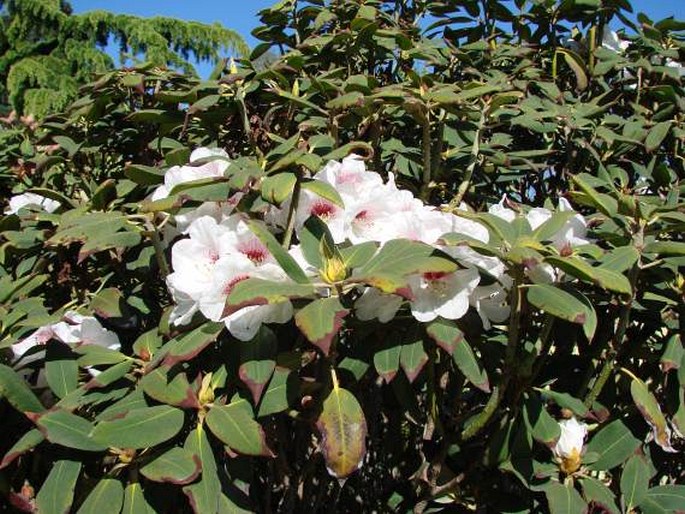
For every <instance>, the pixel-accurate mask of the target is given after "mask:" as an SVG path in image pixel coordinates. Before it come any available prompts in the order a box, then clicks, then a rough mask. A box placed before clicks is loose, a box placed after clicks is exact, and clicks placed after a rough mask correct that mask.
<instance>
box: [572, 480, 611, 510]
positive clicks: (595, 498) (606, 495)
mask: <svg viewBox="0 0 685 514" xmlns="http://www.w3.org/2000/svg"><path fill="white" fill-rule="evenodd" d="M580 484H581V487H582V489H583V498H585V501H586V502H588V504H589V505H591V506H592V505H594V506H595V507H599V508H602V509H604V510H605V511H607V512H609V514H620V511H619V510H618V508H617V507H616V498H615V497H614V493H613V492H612V491H611V489H609V488H608V487H607V486H606V485H604V484H603V483H602V482H600V481H599V480H597V479H595V478H591V477H583V478H582V479H581V480H580Z"/></svg>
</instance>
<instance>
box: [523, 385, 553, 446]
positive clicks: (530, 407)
mask: <svg viewBox="0 0 685 514" xmlns="http://www.w3.org/2000/svg"><path fill="white" fill-rule="evenodd" d="M523 413H524V416H525V420H526V423H527V425H528V426H529V427H530V429H531V433H532V435H533V438H534V439H535V440H536V441H539V442H541V443H542V444H545V445H547V446H548V447H550V448H551V447H553V446H554V445H555V444H556V442H557V441H558V440H559V436H560V435H561V427H560V426H559V423H557V422H556V420H555V419H554V418H553V417H552V416H550V414H549V413H548V412H547V409H545V406H544V405H543V403H542V402H541V401H540V398H539V397H538V396H537V395H531V396H530V397H529V398H528V400H526V403H525V404H524V410H523Z"/></svg>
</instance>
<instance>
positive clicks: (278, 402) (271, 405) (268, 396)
mask: <svg viewBox="0 0 685 514" xmlns="http://www.w3.org/2000/svg"><path fill="white" fill-rule="evenodd" d="M298 396H299V384H298V381H297V376H296V374H294V373H292V372H291V371H290V370H289V369H287V368H281V367H279V366H276V368H275V369H274V372H273V374H272V375H271V380H270V381H269V384H268V386H267V387H266V391H264V394H263V395H262V399H261V401H260V402H259V409H258V411H257V417H259V418H261V417H263V416H269V415H271V414H276V413H278V412H282V411H284V410H286V409H287V408H288V407H289V406H290V405H291V404H292V403H293V402H294V401H295V399H296V398H297V397H298Z"/></svg>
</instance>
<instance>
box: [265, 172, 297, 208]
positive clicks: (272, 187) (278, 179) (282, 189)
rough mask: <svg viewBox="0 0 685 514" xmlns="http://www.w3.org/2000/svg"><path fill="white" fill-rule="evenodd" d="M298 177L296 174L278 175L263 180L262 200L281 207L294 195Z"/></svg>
mask: <svg viewBox="0 0 685 514" xmlns="http://www.w3.org/2000/svg"><path fill="white" fill-rule="evenodd" d="M296 182H297V177H296V176H295V174H294V173H277V174H276V175H271V176H270V177H265V178H264V179H263V180H262V184H261V188H260V192H261V195H262V198H264V200H266V201H267V202H269V203H271V204H274V205H281V204H282V203H283V202H285V201H286V200H287V199H288V198H290V197H291V196H292V194H293V189H294V188H295V183H296Z"/></svg>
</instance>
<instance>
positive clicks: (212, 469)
mask: <svg viewBox="0 0 685 514" xmlns="http://www.w3.org/2000/svg"><path fill="white" fill-rule="evenodd" d="M184 448H185V449H186V450H187V451H189V452H190V453H191V454H193V455H197V456H198V458H199V459H200V464H201V467H202V475H201V476H200V480H198V481H197V482H195V483H194V484H191V485H187V486H185V487H184V488H183V492H184V494H185V495H186V496H187V497H188V500H189V501H190V506H191V507H192V509H193V512H195V514H205V513H207V514H213V513H215V512H217V509H218V508H219V494H220V493H221V482H220V481H219V476H218V474H217V468H216V460H214V453H213V452H212V447H211V446H210V445H209V440H208V439H207V434H206V433H205V431H204V429H203V427H202V425H197V427H196V428H195V429H193V430H192V431H191V432H190V434H188V437H187V438H186V441H185V445H184Z"/></svg>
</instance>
